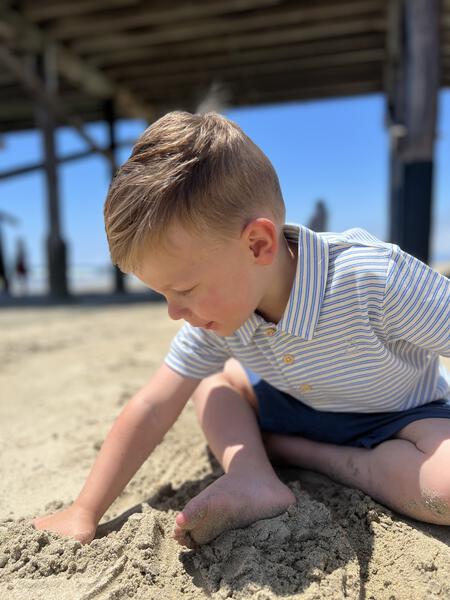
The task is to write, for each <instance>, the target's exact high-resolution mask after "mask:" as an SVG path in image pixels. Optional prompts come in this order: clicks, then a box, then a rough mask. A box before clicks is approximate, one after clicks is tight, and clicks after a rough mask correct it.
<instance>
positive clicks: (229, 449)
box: [33, 111, 450, 546]
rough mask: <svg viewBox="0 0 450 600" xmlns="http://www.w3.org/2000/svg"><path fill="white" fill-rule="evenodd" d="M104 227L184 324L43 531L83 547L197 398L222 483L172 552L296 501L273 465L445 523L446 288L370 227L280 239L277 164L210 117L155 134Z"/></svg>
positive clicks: (449, 490) (116, 253)
mask: <svg viewBox="0 0 450 600" xmlns="http://www.w3.org/2000/svg"><path fill="white" fill-rule="evenodd" d="M104 215H105V226H106V233H107V237H108V242H109V247H110V252H111V257H112V260H113V263H114V264H117V265H119V267H120V268H121V270H122V271H124V272H132V273H134V274H136V275H137V277H138V278H139V279H141V281H143V282H144V283H145V284H146V285H147V286H148V287H149V288H151V289H154V290H156V291H158V292H160V293H162V294H164V296H165V297H166V299H167V302H168V312H169V316H170V317H171V318H172V319H176V320H178V319H184V320H185V321H186V323H185V325H184V326H183V327H182V328H181V329H180V330H179V331H178V333H177V334H176V335H175V337H174V339H173V341H172V345H171V348H170V350H169V352H168V354H167V356H166V358H165V361H164V363H163V364H162V365H161V366H160V367H159V368H158V370H157V371H156V373H155V374H154V375H153V376H152V377H151V379H150V380H149V381H148V382H147V383H146V384H145V385H144V386H143V387H142V388H141V389H140V390H139V391H138V392H137V393H136V394H135V395H134V396H133V398H131V400H130V401H129V402H128V404H127V405H126V407H125V408H124V409H123V410H122V411H121V413H120V415H119V416H118V417H117V419H116V421H115V423H114V425H113V426H112V429H111V431H110V432H109V434H108V436H107V438H106V440H105V441H104V443H103V445H102V447H101V449H100V452H99V455H98V458H97V460H96V462H95V464H94V466H93V468H92V470H91V472H90V474H89V476H88V478H87V481H86V483H85V484H84V486H83V488H82V490H81V492H80V494H79V496H78V497H77V499H76V500H75V501H74V503H73V504H72V505H71V506H69V507H68V508H66V509H64V510H62V511H59V512H56V513H54V514H51V515H48V516H44V517H40V518H37V519H35V520H34V521H33V523H34V525H35V527H36V528H38V529H50V530H52V531H55V532H58V533H60V534H63V535H68V536H71V537H74V538H76V539H78V540H80V541H81V542H83V543H85V542H90V541H91V540H92V539H93V538H94V535H95V532H96V527H97V524H98V523H99V521H100V519H101V518H102V515H103V514H104V513H105V511H106V510H107V509H108V507H109V506H110V505H111V503H112V502H114V500H115V499H116V498H117V496H118V495H119V494H120V493H121V492H122V490H123V489H124V488H125V486H126V485H127V483H128V482H129V481H130V479H131V478H132V477H133V476H134V474H135V473H136V471H137V470H138V469H139V467H140V466H141V465H142V463H143V462H144V461H145V460H146V459H147V457H148V456H149V455H150V454H151V452H153V450H154V449H155V447H156V446H157V445H158V444H159V443H160V442H161V441H162V440H163V438H164V436H165V434H166V433H167V431H168V430H169V429H170V428H171V427H172V425H173V424H174V423H175V421H176V420H177V418H178V416H179V414H180V413H181V411H182V410H183V408H184V407H185V405H186V404H187V402H188V400H189V398H192V400H193V403H194V406H195V410H196V413H197V416H198V419H199V422H200V425H201V427H202V429H203V431H204V434H205V437H206V440H207V443H208V444H209V447H210V448H211V450H212V452H213V453H214V455H215V456H216V458H217V459H218V461H219V462H220V464H221V465H222V467H223V470H224V474H223V475H222V476H221V477H220V478H218V479H216V480H215V481H214V482H213V483H211V485H209V486H208V487H206V488H205V489H203V490H202V491H201V492H200V493H199V494H198V495H197V496H196V497H195V498H193V499H191V500H190V501H189V502H188V503H187V505H186V506H185V507H184V509H183V510H182V511H181V513H179V514H178V515H177V517H176V520H175V530H174V538H175V540H177V541H178V542H179V543H180V544H184V545H187V546H193V545H195V544H201V543H205V542H208V541H210V540H212V539H213V538H215V537H216V536H217V535H219V534H220V533H221V532H223V531H225V530H228V529H233V528H236V527H244V526H246V525H248V524H250V523H253V522H254V521H257V520H259V519H266V518H269V517H274V516H275V515H278V514H280V513H282V512H284V511H285V510H286V509H287V508H288V507H289V506H290V505H292V504H294V503H295V502H296V498H295V496H294V494H293V493H292V491H291V489H290V488H289V487H288V486H287V485H285V484H284V483H283V482H282V481H281V480H280V479H279V478H278V476H277V474H276V472H275V471H274V469H273V466H272V464H271V460H273V461H276V462H277V463H279V462H286V463H288V464H291V465H295V466H298V467H302V468H307V469H312V470H315V471H318V472H321V473H324V474H326V475H328V476H329V477H331V478H333V479H336V480H338V481H340V482H342V483H344V484H345V485H348V486H351V487H355V488H358V489H360V490H363V491H364V492H365V493H366V494H369V495H370V496H372V497H373V498H375V499H376V500H377V501H379V502H382V503H384V504H386V505H387V506H389V507H391V508H393V509H395V510H397V511H398V512H400V513H403V514H406V515H408V516H410V517H414V518H415V519H418V520H421V521H426V522H430V523H438V524H442V525H450V469H449V468H448V466H449V464H450V403H447V402H446V401H448V400H450V385H449V383H450V382H448V381H447V380H446V379H445V377H444V374H443V373H441V372H440V364H439V354H442V355H444V356H450V335H449V319H450V313H449V311H450V281H448V280H447V279H446V278H445V277H443V276H442V275H439V273H437V272H435V271H433V270H432V269H431V268H430V267H428V266H427V265H425V264H423V263H421V262H420V261H419V260H417V259H416V258H414V257H413V256H410V255H409V254H407V253H406V252H403V251H402V250H401V249H400V248H399V247H398V246H396V245H393V244H388V243H385V242H382V241H380V240H378V239H377V238H375V237H374V236H372V235H370V234H369V233H368V232H366V231H364V230H362V229H350V230H349V231H346V232H343V233H340V234H339V233H336V234H330V233H327V234H326V235H325V234H320V233H319V234H318V233H315V232H313V231H311V230H310V229H308V228H306V227H303V226H302V225H299V224H286V223H285V207H284V202H283V198H282V195H281V191H280V185H279V182H278V177H277V175H276V173H275V170H274V168H273V166H272V164H271V163H270V162H269V160H268V158H267V157H266V156H265V155H264V154H263V152H262V151H261V150H260V149H259V148H258V146H256V145H255V144H254V143H253V142H252V141H251V140H250V139H249V138H248V137H247V136H246V135H245V134H244V133H243V131H242V130H241V129H240V128H239V127H238V126H237V125H236V124H235V123H233V122H232V121H229V120H228V119H226V118H225V117H223V116H220V115H218V114H216V113H206V114H202V115H198V114H194V115H192V114H190V113H187V112H178V111H177V112H171V113H168V114H167V115H165V116H163V117H162V118H161V119H159V120H158V121H156V122H155V123H153V124H152V125H151V126H150V127H149V128H148V129H147V130H146V131H145V132H144V133H143V134H142V136H141V137H140V138H139V139H138V141H137V143H136V145H135V146H134V148H133V152H132V154H131V157H130V158H129V159H128V160H127V161H126V162H125V164H124V165H123V166H122V167H121V168H120V169H119V170H118V172H117V174H116V175H115V177H114V179H113V182H112V184H111V186H110V189H109V192H108V197H107V199H106V203H105V210H104ZM142 327H146V328H148V331H149V335H151V325H150V324H149V323H148V322H143V323H142ZM112 351H114V350H113V349H112ZM68 476H70V475H69V473H68ZM394 535H395V533H394Z"/></svg>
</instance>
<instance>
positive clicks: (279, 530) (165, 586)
mask: <svg viewBox="0 0 450 600" xmlns="http://www.w3.org/2000/svg"><path fill="white" fill-rule="evenodd" d="M163 313H164V307H161V306H139V307H123V308H120V309H118V308H108V309H101V310H97V311H94V310H87V309H85V310H81V309H71V310H69V309H64V310H63V309H52V310H49V311H41V312H39V311H25V312H19V311H18V312H14V311H9V312H8V313H7V314H3V315H0V328H2V332H5V334H4V342H5V343H4V344H3V347H2V352H3V355H4V360H3V362H2V363H1V364H0V389H2V390H4V389H5V390H8V391H9V398H10V402H2V403H1V404H0V451H1V452H2V459H3V460H2V486H1V487H0V599H1V600H25V599H26V600H29V599H31V600H60V599H64V600H66V599H67V600H94V599H95V600H117V599H126V598H136V599H137V600H144V599H145V600H178V599H181V600H199V599H202V598H205V599H206V598H211V599H213V600H215V599H222V598H235V599H242V600H246V599H250V598H255V599H256V600H272V599H277V600H280V599H283V600H284V599H286V600H288V599H294V598H295V599H301V600H312V599H327V600H328V599H331V600H334V599H341V598H350V599H355V600H362V599H367V600H394V599H395V600H435V599H443V598H444V599H447V598H450V583H449V582H450V577H449V576H450V560H449V559H450V551H449V545H450V534H449V530H450V528H445V527H436V526H428V525H425V524H419V523H416V522H413V521H409V520H407V519H403V518H401V517H400V516H398V515H395V514H393V513H391V512H390V511H389V510H387V509H386V508H384V507H382V506H380V505H379V504H377V503H375V502H374V501H372V500H371V499H370V498H368V497H367V496H365V495H364V494H362V493H361V492H359V491H357V490H352V489H350V488H346V487H343V486H340V485H338V484H335V483H333V482H331V481H330V480H328V479H327V478H325V477H322V476H320V475H316V474H313V473H310V472H308V471H300V470H296V469H280V470H279V474H280V477H281V478H282V479H283V481H285V482H286V483H287V484H288V485H289V486H290V487H291V489H292V490H293V491H294V493H295V495H296V497H297V500H298V503H297V505H296V506H294V507H291V508H290V509H289V510H288V511H287V512H285V513H284V514H282V515H280V516H278V517H276V518H273V519H266V520H263V521H259V522H257V523H255V524H253V525H251V526H250V527H247V528H244V529H237V530H233V531H228V532H225V533H223V534H222V535H220V536H219V537H218V538H217V539H215V540H213V541H212V542H211V543H210V544H207V545H205V546H202V547H201V548H198V549H196V550H194V551H188V550H183V549H181V548H180V547H179V546H178V545H177V544H176V543H175V542H174V540H173V539H172V537H171V534H172V529H173V523H174V519H175V516H176V514H177V512H178V511H179V510H180V509H182V508H183V506H184V505H185V504H186V502H187V501H188V500H189V499H191V498H192V497H193V496H195V495H196V494H197V493H199V492H200V491H201V490H202V489H204V488H205V487H206V486H208V485H209V484H210V483H212V482H213V481H214V480H215V479H216V478H217V477H219V476H220V475H221V471H220V468H219V467H218V465H217V464H216V463H215V461H214V460H213V459H212V458H211V456H210V455H209V453H208V451H207V448H206V446H205V442H204V439H203V437H202V435H201V432H200V430H199V428H198V426H197V424H196V422H195V416H194V414H193V410H192V408H191V406H189V405H188V406H187V407H186V410H185V411H184V412H183V414H182V416H181V417H180V419H179V420H178V422H177V423H176V425H175V427H174V428H173V430H172V431H170V432H169V433H168V435H167V436H166V438H165V440H164V442H163V443H162V444H161V445H160V446H159V447H158V448H157V449H156V451H155V452H154V454H153V455H152V456H151V457H150V459H149V460H148V461H146V463H145V464H144V465H143V466H142V468H141V469H140V471H139V472H138V473H137V474H136V476H135V477H134V479H133V480H132V481H131V482H130V484H129V485H128V486H127V488H126V490H124V492H123V493H122V494H121V496H120V497H119V498H118V499H117V500H116V502H115V503H114V504H113V505H112V507H111V508H110V509H109V511H108V513H107V515H105V517H104V519H103V520H102V523H101V525H100V526H99V528H98V531H97V537H96V539H95V540H94V541H93V542H92V543H91V544H90V545H88V546H82V545H81V544H79V543H78V542H75V541H74V540H71V539H69V538H63V537H58V536H57V535H55V534H53V533H50V532H44V531H36V530H35V529H34V528H33V527H32V525H31V523H30V519H31V518H33V517H34V516H35V515H37V514H46V513H48V512H51V511H54V510H58V509H60V508H62V507H64V506H66V505H68V504H70V502H71V501H72V500H73V499H74V498H75V497H76V495H77V493H78V491H79V489H80V486H81V485H82V483H83V482H84V480H85V478H86V475H87V473H88V470H89V468H90V466H91V464H92V461H93V460H94V458H95V455H96V453H97V451H98V448H99V446H100V444H101V441H102V439H103V438H104V436H105V434H106V433H107V431H108V429H109V428H110V426H111V423H112V421H113V420H114V418H115V417H116V415H117V414H118V412H119V411H120V409H121V407H122V406H123V404H124V402H125V401H126V399H127V398H128V397H129V395H130V394H131V393H132V392H133V391H134V390H135V389H137V387H139V386H140V385H141V384H142V382H144V381H145V380H146V379H147V377H148V376H149V375H150V373H151V371H152V370H153V369H154V368H155V367H156V365H157V364H158V362H159V360H160V359H161V357H162V356H163V354H164V352H165V350H166V348H167V345H168V343H169V340H170V337H171V335H172V333H173V332H174V330H175V329H176V325H174V324H173V323H170V322H168V321H167V320H165V318H164V317H163ZM143 323H146V324H147V325H148V326H147V325H146V326H145V327H143V325H142V324H143ZM3 325H5V327H3ZM36 340H40V341H39V343H38V342H37V341H36ZM30 382H32V383H33V386H32V388H30ZM31 389H32V396H30V390H31Z"/></svg>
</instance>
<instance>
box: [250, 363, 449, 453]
mask: <svg viewBox="0 0 450 600" xmlns="http://www.w3.org/2000/svg"><path fill="white" fill-rule="evenodd" d="M246 371H247V375H248V376H249V379H250V382H251V383H252V385H253V389H254V391H255V394H256V397H257V399H258V406H259V417H258V419H259V425H260V427H261V429H262V430H263V431H268V432H269V431H270V432H273V433H284V434H289V435H301V436H303V437H306V438H309V439H311V440H316V441H319V442H327V443H329V444H338V445H343V446H357V447H362V448H373V447H374V446H376V445H377V444H381V442H384V441H385V440H388V439H389V438H392V437H394V436H395V434H396V433H397V432H398V431H400V429H402V427H405V426H406V425H408V423H412V422H413V421H418V420H419V419H429V418H434V419H436V418H438V419H450V403H449V402H447V401H446V400H436V401H434V402H430V403H429V404H424V405H422V406H418V407H416V408H410V409H408V410H403V411H399V412H379V413H352V412H330V411H319V410H315V409H313V408H311V407H310V406H307V405H306V404H303V402H300V401H299V400H297V399H296V398H293V397H292V396H290V395H289V394H286V393H285V392H280V390H277V389H276V388H274V387H273V386H272V385H270V384H269V383H267V382H266V381H264V380H263V379H259V377H258V376H256V375H255V374H254V373H252V372H251V371H249V370H247V369H246Z"/></svg>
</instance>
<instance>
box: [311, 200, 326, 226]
mask: <svg viewBox="0 0 450 600" xmlns="http://www.w3.org/2000/svg"><path fill="white" fill-rule="evenodd" d="M308 227H309V229H312V230H313V231H317V232H320V231H328V211H327V207H326V206H325V202H324V201H323V200H317V202H316V206H315V209H314V214H313V216H312V217H311V220H310V221H309V223H308Z"/></svg>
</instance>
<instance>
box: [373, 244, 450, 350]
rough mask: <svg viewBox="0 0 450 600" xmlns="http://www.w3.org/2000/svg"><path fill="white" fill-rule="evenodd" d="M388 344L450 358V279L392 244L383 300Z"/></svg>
mask: <svg viewBox="0 0 450 600" xmlns="http://www.w3.org/2000/svg"><path fill="white" fill-rule="evenodd" d="M383 315H384V322H385V326H386V333H387V336H388V340H389V341H398V340H405V341H407V342H410V343H412V344H415V345H417V346H419V347H421V348H425V349H427V350H431V351H434V352H437V353H438V354H441V355H443V356H450V280H449V279H447V278H446V277H444V276H443V275H440V274H439V273H437V272H436V271H434V270H433V269H431V268H430V267H429V266H427V265H426V264H424V263H423V262H421V261H420V260H418V259H417V258H414V257H413V256H411V255H410V254H407V253H406V252H404V251H403V250H401V249H400V248H399V247H398V246H396V245H394V246H393V250H392V255H391V258H390V262H389V267H388V272H387V278H386V291H385V298H384V311H383Z"/></svg>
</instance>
